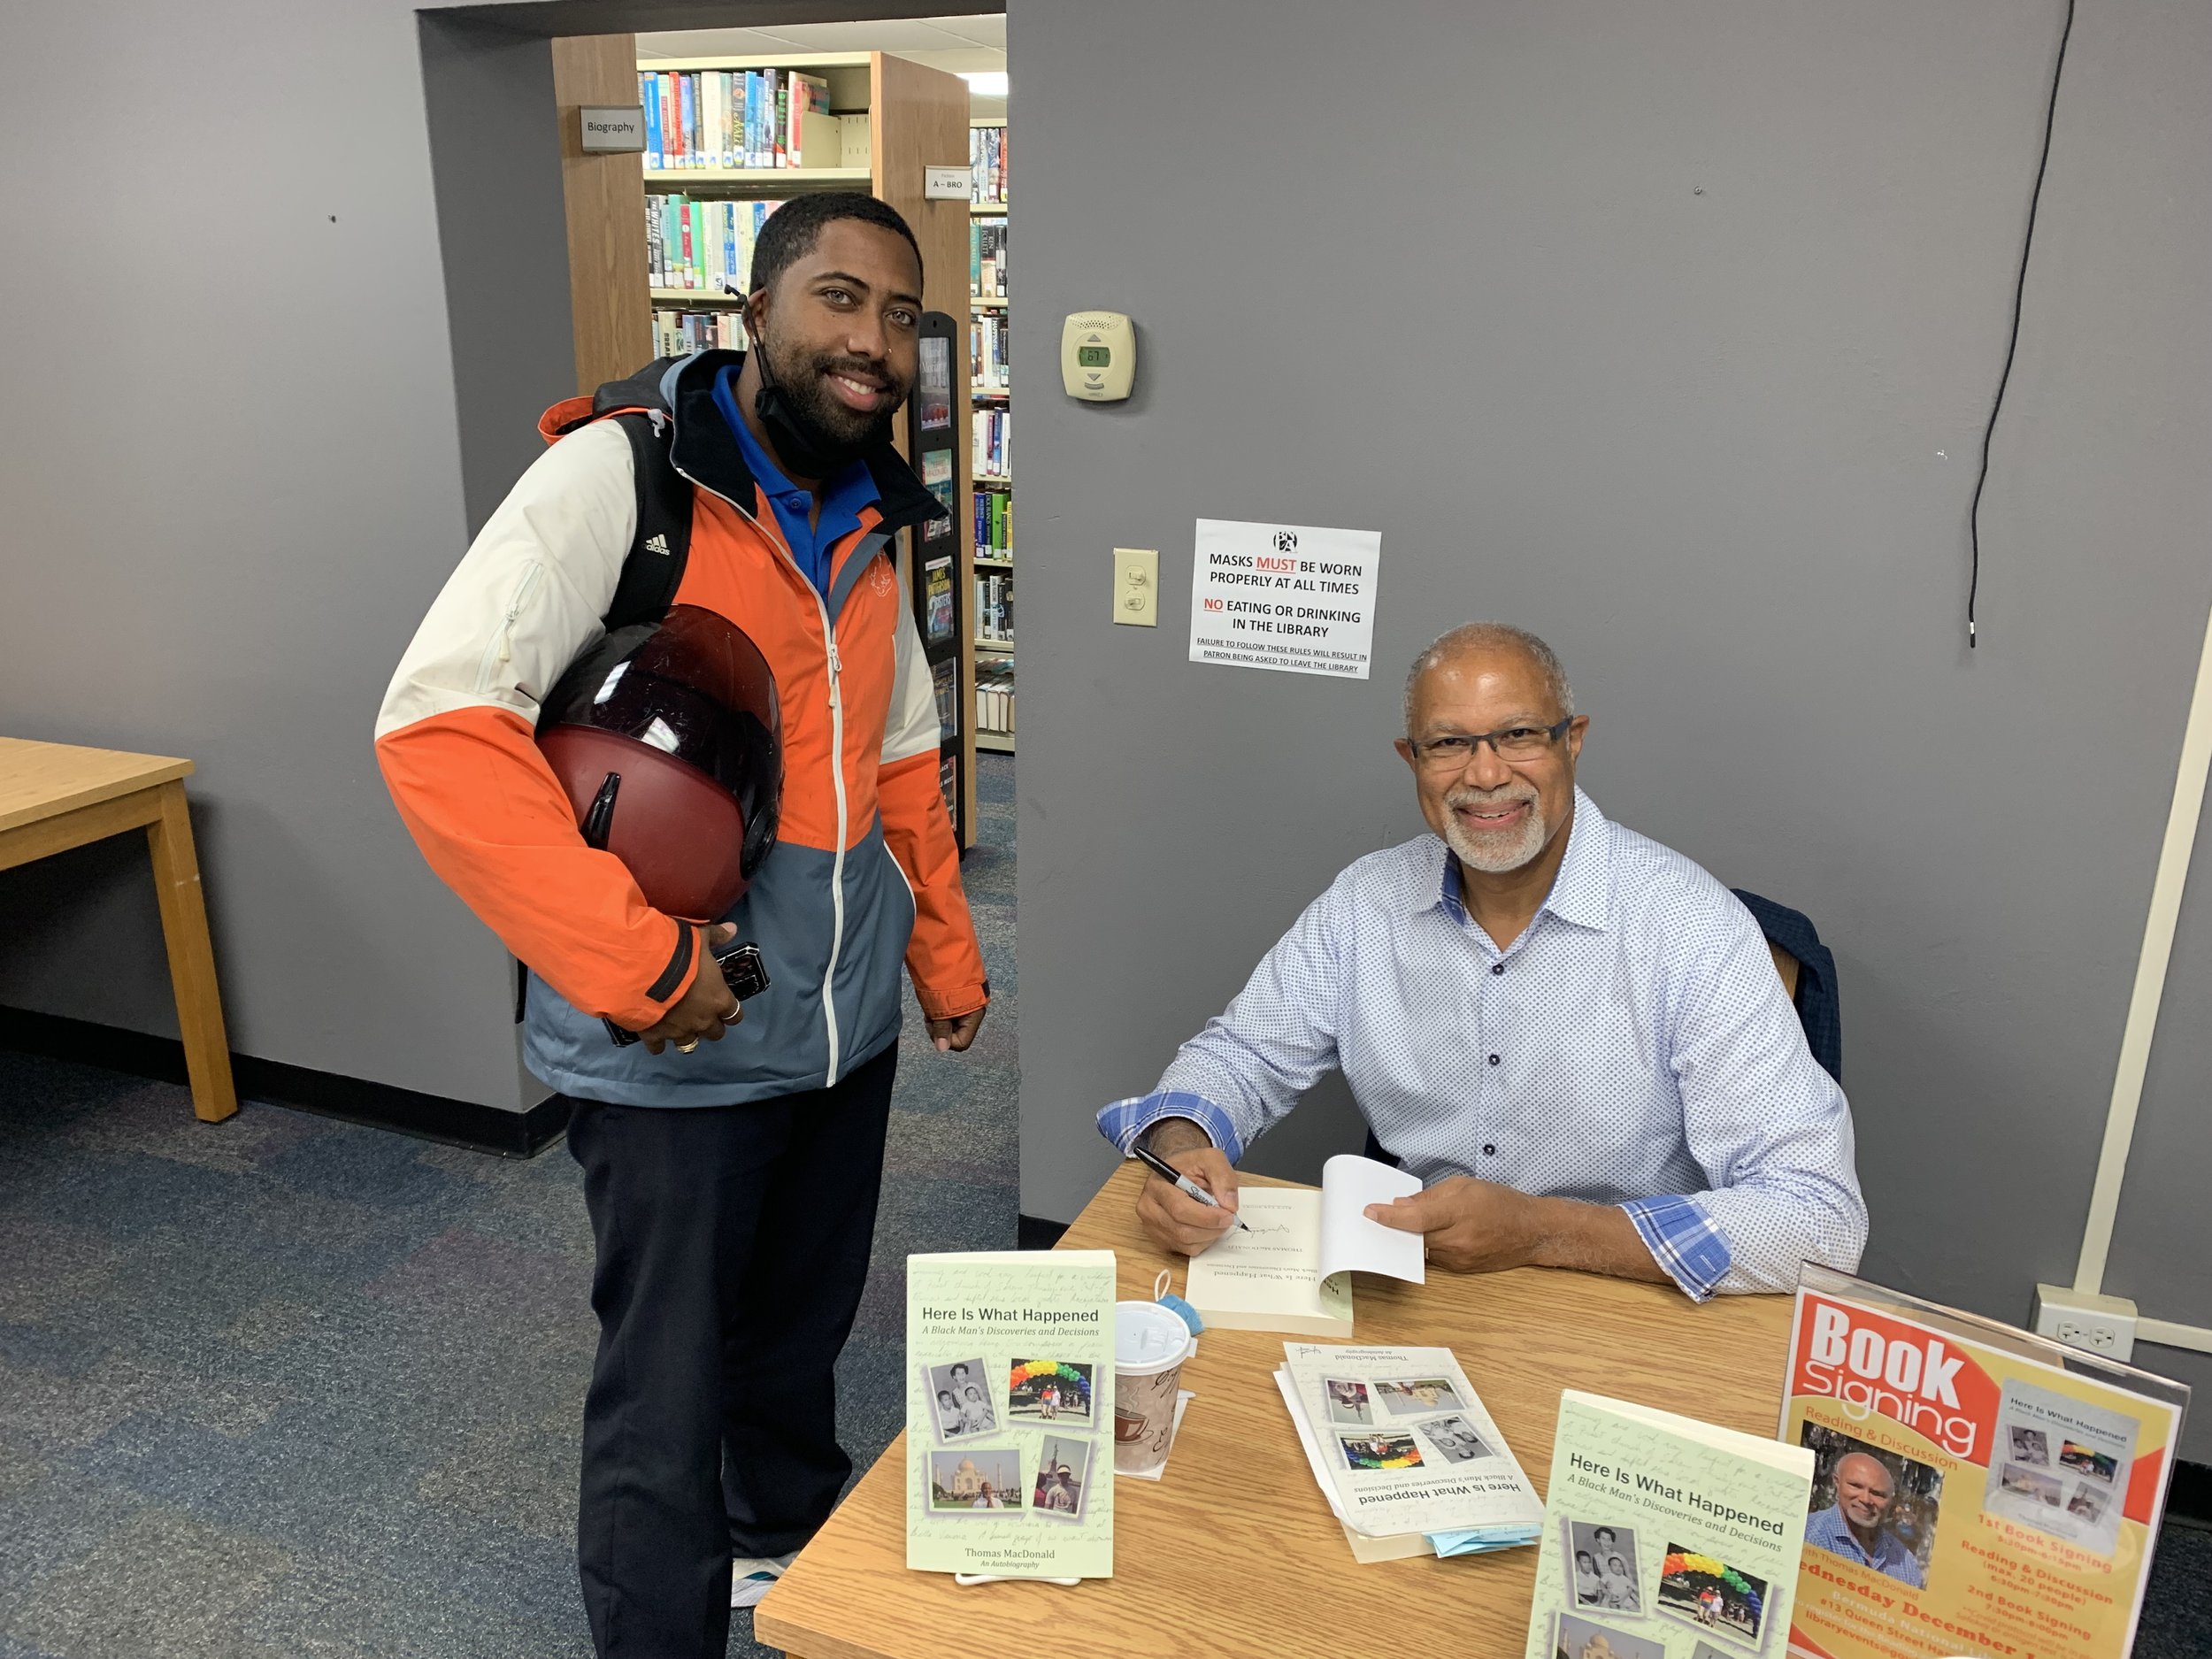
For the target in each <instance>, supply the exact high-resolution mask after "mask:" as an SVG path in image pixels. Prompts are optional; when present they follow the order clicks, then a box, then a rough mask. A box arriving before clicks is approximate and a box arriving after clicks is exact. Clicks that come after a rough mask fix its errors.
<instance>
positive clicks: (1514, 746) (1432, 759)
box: [1406, 715, 1575, 772]
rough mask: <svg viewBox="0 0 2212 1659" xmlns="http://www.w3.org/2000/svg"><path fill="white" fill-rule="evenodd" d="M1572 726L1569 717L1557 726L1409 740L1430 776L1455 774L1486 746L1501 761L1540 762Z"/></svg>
mask: <svg viewBox="0 0 2212 1659" xmlns="http://www.w3.org/2000/svg"><path fill="white" fill-rule="evenodd" d="M1574 723H1575V718H1574V716H1573V715H1569V716H1568V717H1567V718H1565V719H1563V720H1562V721H1560V722H1559V724H1558V725H1556V726H1507V727H1506V728H1505V730H1503V731H1502V732H1447V733H1444V735H1443V736H1441V737H1422V738H1408V739H1407V740H1406V741H1407V742H1409V744H1411V745H1412V747H1413V752H1414V753H1415V754H1416V755H1418V756H1419V757H1421V764H1422V765H1423V766H1424V767H1425V768H1426V769H1428V770H1429V771H1432V772H1457V771H1458V770H1459V769H1460V768H1462V767H1463V766H1464V765H1466V764H1467V763H1468V762H1469V761H1471V760H1472V759H1473V758H1474V757H1475V751H1476V750H1477V749H1480V748H1481V747H1482V746H1483V745H1484V744H1485V743H1487V744H1489V745H1490V748H1491V751H1492V752H1493V753H1494V754H1495V755H1496V756H1497V757H1498V758H1499V759H1500V760H1506V761H1513V760H1540V759H1541V758H1542V757H1544V756H1546V755H1548V754H1549V753H1550V752H1551V750H1552V748H1553V746H1554V745H1555V744H1556V743H1557V742H1558V741H1559V740H1560V739H1561V738H1563V737H1564V736H1565V735H1566V733H1567V728H1568V727H1569V726H1572V725H1573V724H1574Z"/></svg>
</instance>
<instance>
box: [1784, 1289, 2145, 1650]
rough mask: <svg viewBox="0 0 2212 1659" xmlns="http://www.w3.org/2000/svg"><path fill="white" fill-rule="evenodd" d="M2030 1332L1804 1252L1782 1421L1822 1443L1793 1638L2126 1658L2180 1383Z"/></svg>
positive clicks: (1791, 1434) (1823, 1645)
mask: <svg viewBox="0 0 2212 1659" xmlns="http://www.w3.org/2000/svg"><path fill="white" fill-rule="evenodd" d="M2029 1341H2030V1340H2029V1339H2024V1338H2023V1337H2022V1336H2021V1335H2020V1333H2017V1332H2012V1331H2008V1329H2007V1328H2006V1327H2004V1326H2002V1325H1993V1324H1991V1323H1989V1322H1986V1321H1983V1320H1978V1319H1975V1318H1974V1317H1971V1316H1970V1315H1963V1314H1956V1313H1952V1312H1949V1311H1948V1310H1937V1309H1934V1308H1932V1307H1931V1306H1930V1305H1929V1304H1926V1303H1922V1302H1916V1301H1915V1300H1914V1299H1912V1298H1910V1297H1906V1296H1902V1295H1898V1294H1892V1293H1883V1292H1878V1291H1875V1290H1874V1287H1872V1286H1868V1285H1865V1284H1863V1283H1862V1282H1860V1281H1857V1280H1853V1279H1845V1278H1844V1277H1842V1276H1841V1275H1839V1274H1830V1273H1825V1272H1824V1271H1822V1270H1819V1269H1816V1268H1808V1269H1807V1270H1806V1274H1805V1284H1804V1286H1802V1287H1801V1289H1800V1290H1799V1292H1798V1302H1797V1310H1796V1321H1795V1325H1794V1327H1793V1331H1792V1333H1791V1338H1790V1359H1789V1371H1788V1381H1787V1384H1786V1389H1785V1394H1786V1398H1785V1400H1784V1402H1783V1417H1782V1435H1781V1438H1782V1439H1783V1440H1786V1441H1787V1442H1788V1443H1789V1444H1791V1445H1793V1446H1802V1447H1805V1448H1808V1449H1809V1450H1810V1451H1812V1452H1813V1454H1814V1455H1815V1456H1816V1459H1817V1460H1818V1461H1817V1463H1816V1471H1815V1479H1814V1488H1813V1497H1812V1515H1811V1517H1810V1518H1809V1521H1808V1523H1807V1526H1806V1534H1805V1554H1804V1561H1803V1566H1802V1571H1801V1574H1800V1577H1799V1579H1798V1598H1797V1607H1796V1610H1795V1617H1794V1619H1793V1627H1792V1629H1791V1632H1790V1648H1791V1651H1792V1652H1793V1653H1795V1654H1802V1655H1809V1656H1811V1659H1936V1656H1937V1655H1950V1654H1980V1655H2004V1656H2006V1659H2123V1655H2125V1654H2126V1653H2127V1652H2128V1650H2129V1648H2130V1647H2131V1646H2132V1644H2133V1641H2134V1638H2135V1621H2136V1615H2137V1612H2138V1610H2139V1608H2140V1607H2141V1604H2142V1596H2143V1588H2144V1584H2145V1580H2146V1578H2147V1576H2148V1568H2149V1558H2150V1551H2151V1547H2152V1544H2153V1542H2154V1536H2155V1526H2154V1520H2155V1517H2157V1516H2158V1515H2159V1514H2160V1513H2161V1512H2162V1509H2163V1508H2164V1499H2165V1486H2166V1481H2167V1478H2168V1476H2169V1474H2170V1471H2171V1468H2172V1449H2173V1446H2174V1441H2175V1438H2176V1436H2177V1433H2178V1432H2179V1430H2180V1425H2181V1405H2180V1401H2181V1400H2183V1399H2185V1398H2186V1394H2185V1391H2183V1390H2180V1389H2179V1388H2178V1387H2177V1385H2173V1384H2170V1383H2167V1382H2165V1381H2164V1380H2163V1379H2159V1378H2154V1377H2151V1376H2149V1375H2147V1374H2146V1373H2144V1372H2141V1371H2134V1370H2132V1369H2131V1368H2130V1367H2127V1366H2124V1365H2119V1364H2116V1363H2110V1362H2107V1361H2103V1360H2100V1359H2097V1358H2095V1357H2093V1356H2086V1355H2084V1356H2074V1355H2071V1354H2069V1355H2067V1356H2065V1362H2064V1366H2063V1368H2062V1367H2061V1366H2060V1365H2058V1364H2054V1363H2049V1361H2048V1360H2047V1358H2044V1357H2031V1354H2045V1353H2047V1352H2048V1347H2047V1345H2045V1344H2037V1345H2036V1346H2035V1347H2034V1348H2031V1347H2030V1346H2029ZM1869 1540H1871V1544H1870V1543H1869Z"/></svg>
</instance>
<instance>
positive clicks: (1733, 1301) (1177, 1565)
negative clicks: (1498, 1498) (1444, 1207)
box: [755, 1164, 1790, 1659]
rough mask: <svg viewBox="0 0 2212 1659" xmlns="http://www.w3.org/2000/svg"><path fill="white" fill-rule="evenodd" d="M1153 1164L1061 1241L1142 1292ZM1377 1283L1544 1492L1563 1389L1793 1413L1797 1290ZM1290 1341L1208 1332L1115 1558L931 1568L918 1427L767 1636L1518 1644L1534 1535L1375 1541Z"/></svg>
mask: <svg viewBox="0 0 2212 1659" xmlns="http://www.w3.org/2000/svg"><path fill="white" fill-rule="evenodd" d="M1142 1176H1143V1171H1142V1170H1141V1167H1140V1166H1138V1165H1137V1164H1124V1165H1123V1166H1122V1168H1121V1169H1120V1170H1119V1171H1117V1172H1116V1174H1115V1175H1114V1177H1113V1179H1110V1180H1109V1181H1108V1182H1107V1183H1106V1185H1105V1187H1102V1189H1101V1190H1100V1192H1099V1194H1098V1195H1097V1196H1096V1197H1095V1198H1094V1199H1093V1200H1092V1201H1091V1202H1090V1203H1089V1205H1088V1206H1087V1207H1086V1209H1085V1210H1084V1211H1083V1213H1082V1215H1081V1216H1080V1217H1078V1218H1077V1220H1076V1223H1075V1225H1074V1226H1073V1227H1071V1228H1070V1229H1069V1231H1068V1234H1067V1237H1066V1238H1065V1239H1064V1240H1062V1241H1061V1248H1064V1249H1110V1250H1112V1251H1114V1252H1115V1253H1116V1256H1117V1258H1118V1265H1119V1271H1120V1294H1122V1296H1124V1297H1125V1298H1131V1299H1144V1298H1149V1297H1150V1295H1151V1294H1152V1282H1153V1279H1154V1276H1155V1275H1156V1274H1157V1273H1158V1271H1159V1270H1160V1269H1161V1268H1162V1267H1164V1266H1168V1265H1170V1264H1171V1263H1170V1258H1169V1257H1168V1256H1167V1255H1166V1254H1165V1253H1164V1252H1163V1251H1161V1250H1160V1249H1158V1248H1156V1247H1155V1246H1154V1245H1153V1244H1152V1243H1151V1242H1150V1241H1149V1240H1147V1239H1146V1238H1145V1237H1144V1236H1143V1234H1142V1233H1141V1232H1140V1231H1139V1230H1138V1227H1137V1225H1136V1219H1135V1217H1134V1215H1133V1213H1132V1206H1133V1203H1134V1202H1135V1198H1136V1193H1137V1187H1138V1183H1139V1181H1140V1180H1141V1179H1142ZM1245 1179H1247V1180H1248V1181H1251V1182H1253V1183H1254V1184H1256V1185H1266V1184H1268V1183H1264V1182H1260V1181H1258V1179H1257V1178H1255V1177H1249V1176H1248V1177H1247V1178H1245ZM1276 1184H1278V1185H1279V1183H1276ZM1175 1283H1176V1286H1177V1287H1178V1288H1180V1287H1181V1284H1182V1275H1181V1271H1180V1267H1179V1266H1178V1269H1177V1274H1176V1280H1175ZM1355 1297H1356V1319H1357V1336H1356V1340H1358V1341H1360V1342H1363V1343H1378V1344H1392V1345H1397V1344H1431V1345H1438V1346H1442V1347H1447V1348H1451V1349H1452V1350H1453V1351H1454V1352H1455V1353H1456V1354H1457V1355H1458V1356H1459V1360H1460V1363H1461V1364H1462V1365H1463V1367H1464V1368H1465V1369H1466V1371H1467V1374H1468V1376H1469V1377H1470V1378H1471V1379H1472V1380H1473V1382H1474V1385H1475V1386H1476V1387H1477V1388H1478V1389H1479V1390H1480V1391H1481V1394H1482V1398H1483V1403H1484V1404H1485V1405H1486V1406H1488V1407H1489V1409H1490V1414H1491V1416H1493V1417H1495V1418H1496V1419H1497V1423H1498V1427H1499V1428H1500V1429H1501V1430H1502V1431H1503V1432H1504V1434H1505V1436H1506V1439H1507V1440H1508V1441H1509V1443H1510V1445H1511V1447H1512V1448H1513V1453H1514V1455H1515V1456H1517V1458H1519V1459H1520V1462H1521V1465H1522V1467H1523V1468H1525V1469H1526V1470H1527V1471H1528V1473H1529V1477H1530V1479H1532V1480H1533V1481H1534V1482H1535V1483H1536V1486H1537V1488H1538V1490H1539V1491H1541V1490H1542V1489H1543V1488H1544V1486H1545V1485H1546V1483H1547V1478H1548V1475H1549V1473H1550V1469H1551V1452H1552V1428H1553V1425H1554V1422H1555V1418H1556V1417H1557V1415H1558V1410H1559V1394H1560V1390H1561V1389H1563V1388H1586V1389H1591V1390H1594V1391H1596V1392H1598V1393H1601V1394H1617V1395H1619V1396H1621V1397H1622V1398H1624V1399H1628V1400H1637V1401H1641V1402H1644V1403H1645V1404H1647V1405H1654V1406H1659V1407H1662V1408H1663V1409H1667V1410H1670V1411H1679V1412H1683V1413H1685V1414H1686V1415H1688V1416H1691V1417H1702V1418H1704V1419H1706V1420H1707V1421H1708V1422H1712V1423H1718V1424H1722V1425H1725V1426H1727V1427H1729V1428H1733V1429H1742V1430H1745V1431H1746V1432H1750V1433H1754V1434H1760V1435H1770V1434H1772V1433H1773V1432H1775V1428H1776V1425H1777V1424H1778V1421H1779V1417H1780V1411H1781V1397H1782V1388H1781V1385H1782V1366H1783V1361H1784V1358H1785V1354H1786V1348H1787V1347H1788V1340H1789V1316H1790V1302H1789V1299H1788V1298H1787V1297H1783V1296H1738V1297H1724V1298H1720V1299H1717V1300H1716V1301H1713V1302H1708V1303H1706V1304H1704V1305H1703V1306H1698V1305H1696V1304H1694V1303H1692V1302H1689V1301H1687V1300H1686V1298H1684V1297H1683V1296H1682V1294H1680V1293H1679V1292H1678V1291H1674V1290H1671V1289H1663V1288H1661V1287H1660V1286H1655V1285H1632V1284H1629V1283H1626V1282H1625V1281H1623V1280H1619V1279H1598V1278H1594V1277H1592V1276H1590V1275H1587V1274H1581V1273H1564V1272H1552V1271H1544V1270H1541V1269H1536V1268H1528V1269H1523V1270H1520V1271H1515V1272H1510V1273H1496V1274H1491V1275H1487V1276H1484V1277H1474V1278H1467V1277H1461V1276H1458V1275H1455V1274H1449V1273H1440V1272H1438V1273H1432V1275H1431V1277H1430V1279H1429V1282H1428V1283H1427V1284H1426V1285H1402V1284H1400V1283H1398V1282H1397V1281H1396V1280H1394V1279H1371V1278H1368V1277H1366V1276H1365V1275H1362V1276H1361V1277H1360V1278H1359V1279H1358V1281H1357V1286H1356V1292H1355ZM1284 1340H1285V1339H1283V1338H1282V1337H1279V1336H1271V1335H1266V1334H1263V1333H1255V1332H1246V1331H1209V1332H1207V1333H1206V1334H1205V1335H1204V1337H1203V1338H1202V1339H1201V1340H1200V1342H1199V1351H1198V1356H1197V1358H1195V1359H1194V1360H1193V1361H1192V1362H1191V1363H1189V1364H1188V1365H1187V1367H1186V1368H1185V1369H1184V1372H1183V1378H1182V1383H1183V1386H1184V1387H1186V1388H1188V1389H1191V1390H1192V1391H1194V1393H1195V1394H1196V1395H1197V1398H1195V1399H1194V1400H1193V1401H1192V1402H1191V1403H1190V1409H1189V1411H1188V1413H1187V1415H1186V1416H1185V1417H1184V1419H1183V1426H1182V1429H1181V1431H1180V1432H1179V1434H1178V1435H1177V1437H1176V1441H1175V1447H1174V1450H1173V1452H1172V1453H1171V1455H1170V1458H1169V1462H1168V1469H1167V1478H1166V1479H1164V1480H1163V1481H1161V1482H1159V1483H1158V1484H1157V1485H1155V1484H1153V1483H1151V1482H1148V1481H1142V1480H1132V1481H1126V1482H1123V1483H1121V1484H1118V1485H1117V1486H1115V1488H1114V1576H1113V1577H1112V1578H1106V1579H1091V1580H1087V1581H1086V1582H1085V1583H1084V1584H1082V1585H1081V1586H1079V1587H1076V1588H1073V1589H1069V1588H1063V1587H1061V1586H1055V1585H1046V1584H992V1585H979V1586H974V1587H972V1588H966V1589H964V1588H962V1587H960V1586H957V1585H956V1584H954V1583H953V1581H952V1578H950V1576H949V1575H946V1574H940V1573H928V1572H909V1571H907V1570H906V1566H905V1559H906V1488H905V1474H906V1463H907V1456H906V1441H905V1439H904V1437H903V1436H902V1437H901V1438H900V1439H899V1440H895V1441H894V1442H893V1443H892V1445H891V1448H890V1450H888V1451H887V1452H886V1453H885V1454H884V1455H883V1456H882V1457H881V1458H880V1459H879V1461H878V1462H877V1463H876V1466H875V1467H874V1468H873V1469H872V1470H870V1471H868V1473H867V1475H866V1476H865V1477H864V1479H862V1480H861V1482H860V1484H859V1485H858V1486H856V1487H855V1488H854V1489H853V1491H852V1493H851V1494H850V1495H849V1497H848V1498H847V1499H846V1500H845V1502H844V1504H843V1505H842V1507H841V1508H840V1509H838V1511H837V1513H836V1515H835V1516H833V1517H832V1518H831V1520H830V1523H829V1525H827V1526H826V1527H825V1528H824V1529H823V1531H822V1532H821V1534H820V1536H819V1537H818V1538H817V1539H816V1540H814V1542H813V1543H812V1544H810V1546H809V1547H808V1548H807V1549H806V1552H805V1553H804V1554H803V1555H801V1556H800V1557H799V1559H798V1562H797V1563H796V1564H795V1565H794V1566H793V1568H792V1569H791V1571H789V1572H788V1573H787V1574H786V1575H785V1576H784V1578H783V1580H782V1582H780V1584H778V1585H777V1586H776V1587H775V1589H773V1590H772V1591H771V1592H770V1593H769V1594H768V1598H767V1600H766V1601H764V1602H762V1603H761V1605H760V1608H759V1610H758V1613H757V1616H756V1622H755V1629H756V1631H757V1633H758V1635H759V1638H760V1640H762V1641H764V1642H766V1643H769V1644H770V1645H772V1646H774V1647H782V1648H784V1649H785V1650H786V1651H787V1652H788V1653H790V1654H793V1655H798V1656H799V1659H973V1656H974V1655H978V1654H1000V1653H1031V1652H1036V1651H1039V1650H1040V1649H1041V1647H1043V1646H1046V1645H1049V1646H1050V1647H1053V1648H1055V1649H1060V1648H1068V1649H1071V1650H1075V1651H1079V1652H1082V1653H1084V1654H1087V1655H1094V1659H1109V1656H1111V1655H1160V1656H1161V1659H1170V1656H1173V1659H1185V1656H1187V1655H1192V1654H1207V1655H1254V1659H1361V1656H1362V1655H1373V1656H1374V1659H1405V1655H1408V1654H1450V1655H1455V1656H1461V1655H1465V1656H1469V1659H1485V1656H1493V1655H1494V1659H1517V1656H1518V1655H1520V1654H1522V1653H1523V1651H1524V1650H1525V1647H1526V1632H1527V1625H1528V1606H1529V1599H1530V1595H1531V1593H1532V1590H1533V1587H1534V1584H1535V1572H1536V1551H1535V1550H1534V1549H1532V1548H1530V1549H1516V1550H1509V1551H1506V1552H1504V1553H1502V1554H1500V1555H1492V1556H1484V1557H1466V1558H1462V1559H1459V1560H1454V1561H1439V1560H1437V1559H1436V1558H1435V1557H1434V1556H1419V1557H1415V1558H1412V1559H1409V1560H1404V1561H1390V1562H1378V1563H1373V1564H1371V1565H1366V1566H1362V1565H1360V1564H1359V1563H1356V1562H1355V1561H1354V1560H1353V1559H1352V1554H1351V1551H1350V1550H1349V1549H1348V1548H1346V1546H1345V1542H1344V1534H1343V1532H1342V1531H1341V1530H1340V1528H1339V1526H1338V1525H1337V1523H1336V1521H1335V1519H1334V1518H1333V1517H1332V1516H1331V1514H1330V1513H1329V1508H1328V1505H1327V1503H1326V1502H1325V1501H1324V1500H1323V1498H1322V1496H1321V1492H1320V1489H1319V1488H1318V1487H1317V1486H1316V1485H1315V1484H1314V1479H1313V1475H1312V1473H1311V1471H1310V1470H1309V1469H1308V1467H1307V1464H1306V1459H1305V1455H1304V1453H1303V1452H1302V1451H1301V1450H1300V1449H1299V1445H1298V1439H1297V1435H1296V1433H1295V1432H1294V1430H1293V1429H1292V1427H1291V1425H1290V1420H1289V1417H1287V1415H1286V1413H1285V1411H1284V1409H1283V1402H1282V1396H1281V1395H1280V1394H1278V1393H1277V1392H1276V1388H1275V1383H1274V1379H1273V1374H1272V1373H1273V1372H1274V1371H1275V1368H1276V1367H1277V1366H1279V1364H1281V1363H1282V1356H1283V1341H1284Z"/></svg>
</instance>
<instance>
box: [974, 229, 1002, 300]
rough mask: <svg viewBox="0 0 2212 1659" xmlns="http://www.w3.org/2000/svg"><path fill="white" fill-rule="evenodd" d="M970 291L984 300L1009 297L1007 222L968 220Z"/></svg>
mask: <svg viewBox="0 0 2212 1659" xmlns="http://www.w3.org/2000/svg"><path fill="white" fill-rule="evenodd" d="M968 292H969V293H971V294H972V295H975V296H978V297H979V298H982V299H996V300H1002V299H1004V298H1005V297H1006V221H1005V220H1004V219H970V220H969V221H968Z"/></svg>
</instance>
